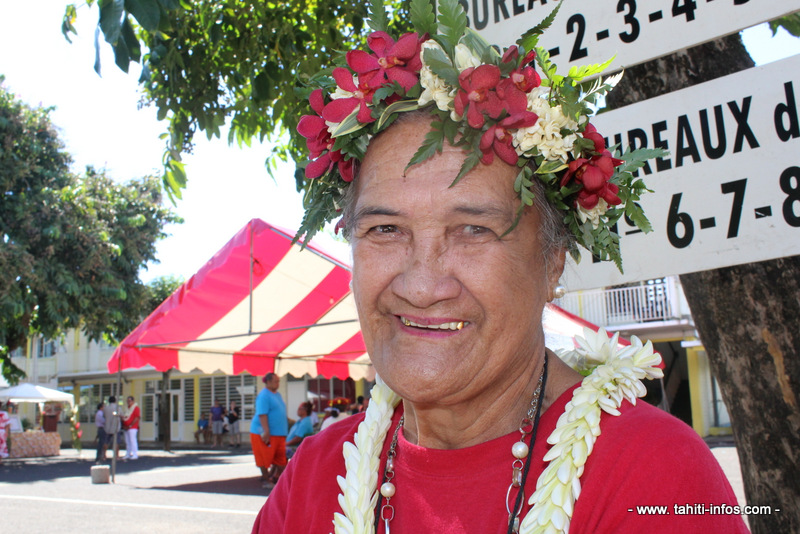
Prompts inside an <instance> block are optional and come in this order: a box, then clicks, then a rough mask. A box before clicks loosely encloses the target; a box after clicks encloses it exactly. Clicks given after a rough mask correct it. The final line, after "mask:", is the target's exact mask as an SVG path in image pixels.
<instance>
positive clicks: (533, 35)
mask: <svg viewBox="0 0 800 534" xmlns="http://www.w3.org/2000/svg"><path fill="white" fill-rule="evenodd" d="M563 3H564V0H561V1H560V2H559V3H558V5H557V6H556V7H555V9H553V11H551V12H550V13H549V14H548V15H547V16H546V17H545V18H544V20H542V22H540V23H539V24H537V25H536V26H534V27H533V28H531V29H530V30H528V31H526V32H525V33H523V34H522V36H520V38H519V39H517V44H518V45H519V46H521V47H522V48H524V49H525V50H533V49H534V48H536V45H537V44H538V42H539V36H540V35H542V34H543V33H544V32H545V30H547V28H549V27H550V26H551V25H552V24H553V21H554V20H555V18H556V15H558V10H559V9H561V4H563Z"/></svg>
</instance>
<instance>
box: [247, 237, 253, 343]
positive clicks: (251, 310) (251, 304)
mask: <svg viewBox="0 0 800 534" xmlns="http://www.w3.org/2000/svg"><path fill="white" fill-rule="evenodd" d="M248 224H249V226H250V273H249V275H250V291H249V295H250V297H249V299H250V317H249V322H248V324H247V333H248V334H252V333H253V222H252V221H250V223H248Z"/></svg>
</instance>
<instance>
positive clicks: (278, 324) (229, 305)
mask: <svg viewBox="0 0 800 534" xmlns="http://www.w3.org/2000/svg"><path fill="white" fill-rule="evenodd" d="M292 237H293V236H292V234H290V233H289V232H286V231H283V230H281V229H278V228H276V227H274V226H272V225H270V224H268V223H266V222H264V221H262V220H260V219H253V220H251V221H250V222H249V223H248V224H247V225H246V226H245V227H244V228H242V230H240V231H239V232H238V233H237V234H236V235H235V236H234V237H233V238H232V239H231V240H230V241H229V242H228V243H227V244H226V245H225V246H224V247H223V248H222V249H221V250H220V251H219V252H217V254H215V255H214V257H213V258H211V260H209V261H208V262H207V263H206V264H205V265H204V266H203V267H202V268H201V269H200V270H199V271H198V272H197V273H196V274H195V275H194V276H192V278H190V279H189V280H188V281H187V282H186V283H185V284H183V285H182V286H181V287H180V288H178V289H177V290H176V291H175V292H174V293H173V294H172V295H171V296H170V297H169V298H168V299H166V300H165V301H164V302H163V303H162V304H161V305H160V306H159V307H158V308H156V309H155V311H153V313H151V314H150V316H149V317H147V319H145V320H144V321H143V322H142V323H141V324H140V325H139V326H138V327H137V328H136V329H135V330H134V331H133V332H131V333H130V334H129V335H128V336H127V337H126V338H125V339H124V340H123V341H122V343H121V344H120V346H119V347H118V348H117V350H116V351H115V352H114V354H113V355H112V357H111V359H110V360H109V362H108V370H109V372H112V373H114V372H117V371H118V370H120V369H130V368H140V367H144V366H146V365H148V364H149V365H152V366H153V367H154V368H155V369H157V370H158V371H162V372H163V371H166V370H168V369H173V368H175V369H178V370H180V371H184V372H188V371H192V370H195V369H199V370H200V371H203V372H205V373H213V372H216V371H222V372H224V373H226V374H239V373H242V372H245V371H247V372H249V373H251V374H253V375H262V374H265V373H268V372H275V373H278V374H279V375H286V374H291V375H293V376H303V375H305V374H309V375H311V376H324V377H327V378H330V377H334V376H335V377H339V378H346V377H352V378H354V379H360V378H366V379H368V380H372V379H373V378H374V376H375V373H374V371H373V368H372V365H371V364H370V362H369V359H368V357H367V353H366V349H365V348H364V341H363V339H362V337H361V331H360V328H359V324H358V316H357V313H356V307H355V303H354V301H353V298H352V295H351V293H350V286H349V284H350V272H349V270H348V268H347V267H346V266H344V265H343V264H342V263H340V262H338V261H337V260H335V259H334V258H333V257H331V256H329V255H327V254H325V253H324V252H322V251H320V250H319V249H318V248H315V247H314V246H313V245H309V246H307V247H306V248H305V249H302V248H301V246H300V245H299V244H297V243H295V244H292Z"/></svg>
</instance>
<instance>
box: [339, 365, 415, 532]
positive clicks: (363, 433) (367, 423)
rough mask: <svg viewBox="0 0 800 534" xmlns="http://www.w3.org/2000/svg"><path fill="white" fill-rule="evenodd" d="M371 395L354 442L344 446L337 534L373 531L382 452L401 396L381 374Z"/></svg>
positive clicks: (377, 377)
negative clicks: (388, 384) (343, 472)
mask: <svg viewBox="0 0 800 534" xmlns="http://www.w3.org/2000/svg"><path fill="white" fill-rule="evenodd" d="M370 396H371V397H372V398H371V400H370V403H369V406H368V407H367V413H366V415H365V417H364V420H363V421H362V422H361V424H359V425H358V432H356V434H355V436H353V442H352V443H350V442H345V444H344V447H343V450H342V453H343V454H344V463H345V468H346V474H345V476H344V477H342V476H339V477H337V482H338V483H339V489H341V490H342V492H341V493H340V494H339V506H341V508H342V512H343V513H342V514H340V513H336V514H334V518H333V525H334V532H335V533H336V534H371V533H372V527H373V524H372V511H373V510H374V509H375V505H376V504H377V502H378V491H377V486H378V467H379V464H380V452H381V449H382V448H383V440H384V439H385V437H386V434H387V432H388V431H389V425H390V424H391V422H392V413H394V407H395V406H397V403H399V402H400V397H399V396H397V394H396V393H395V392H394V391H392V390H391V389H389V386H387V385H386V384H384V382H383V380H382V379H381V378H380V376H376V377H375V386H374V387H373V388H372V390H371V392H370Z"/></svg>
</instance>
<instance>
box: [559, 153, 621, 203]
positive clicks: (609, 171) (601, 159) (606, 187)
mask: <svg viewBox="0 0 800 534" xmlns="http://www.w3.org/2000/svg"><path fill="white" fill-rule="evenodd" d="M622 163H623V161H622V160H620V159H617V158H615V157H613V156H612V155H611V153H610V152H609V151H608V150H605V151H603V153H602V154H598V155H595V156H592V157H591V158H588V159H587V158H578V159H576V160H575V161H571V162H570V163H569V168H568V169H567V172H565V173H564V176H563V177H562V178H561V184H560V185H561V187H564V186H565V185H567V184H568V183H569V181H570V180H571V179H572V178H575V180H576V181H577V182H578V183H580V184H582V185H583V188H582V189H581V190H580V191H579V192H578V203H579V204H580V205H581V206H583V207H584V208H585V209H587V210H590V209H592V208H594V207H595V206H596V205H597V202H598V200H599V199H601V198H602V199H603V200H605V201H606V202H607V203H608V204H609V205H611V206H616V205H617V204H620V203H621V202H622V201H621V200H620V198H619V197H618V196H617V193H618V192H619V187H617V186H616V185H615V184H612V183H609V180H610V179H611V177H612V176H614V168H615V167H616V166H618V165H622Z"/></svg>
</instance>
